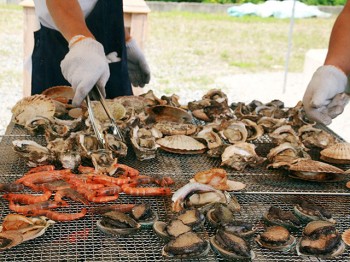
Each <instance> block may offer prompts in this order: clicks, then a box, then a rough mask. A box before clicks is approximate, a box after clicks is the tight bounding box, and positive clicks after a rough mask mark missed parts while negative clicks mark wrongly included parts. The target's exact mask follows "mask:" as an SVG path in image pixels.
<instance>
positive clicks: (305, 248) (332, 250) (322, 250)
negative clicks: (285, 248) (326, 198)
mask: <svg viewBox="0 0 350 262" xmlns="http://www.w3.org/2000/svg"><path fill="white" fill-rule="evenodd" d="M296 250H297V253H298V255H299V256H316V257H319V258H322V259H328V258H333V257H336V256H339V255H341V254H342V253H343V252H344V250H345V244H344V242H343V241H342V237H341V234H340V233H339V232H338V230H337V229H336V227H335V225H334V224H333V223H331V222H328V221H323V220H322V221H311V222H309V223H308V224H307V225H306V226H305V228H304V229H303V235H302V237H301V238H300V240H299V241H298V243H297V246H296Z"/></svg>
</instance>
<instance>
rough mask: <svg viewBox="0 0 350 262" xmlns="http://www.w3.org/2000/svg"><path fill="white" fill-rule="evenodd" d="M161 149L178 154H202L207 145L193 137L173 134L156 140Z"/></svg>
mask: <svg viewBox="0 0 350 262" xmlns="http://www.w3.org/2000/svg"><path fill="white" fill-rule="evenodd" d="M156 142H157V144H158V145H159V146H160V148H161V149H163V150H165V151H168V152H171V153H178V154H201V153H204V152H205V151H206V150H207V147H206V146H205V145H204V144H203V143H201V142H199V141H198V140H196V139H195V138H193V137H190V136H185V135H173V136H166V137H163V138H159V139H157V140H156Z"/></svg>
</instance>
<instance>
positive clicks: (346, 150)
mask: <svg viewBox="0 0 350 262" xmlns="http://www.w3.org/2000/svg"><path fill="white" fill-rule="evenodd" d="M320 154H321V156H320V158H321V159H322V160H324V161H326V162H329V163H334V164H350V143H337V144H334V145H332V146H330V147H327V148H325V149H323V150H322V151H321V152H320Z"/></svg>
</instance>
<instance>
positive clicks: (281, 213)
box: [263, 206, 301, 229]
mask: <svg viewBox="0 0 350 262" xmlns="http://www.w3.org/2000/svg"><path fill="white" fill-rule="evenodd" d="M263 219H264V220H265V222H266V223H267V224H269V225H277V226H283V227H286V228H288V229H297V228H300V227H301V221H300V220H299V218H298V217H296V216H295V215H294V214H293V212H291V211H285V210H282V209H281V208H279V207H275V206H271V207H270V208H269V210H268V212H266V213H265V214H264V215H263Z"/></svg>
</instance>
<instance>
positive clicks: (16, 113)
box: [11, 95, 55, 126]
mask: <svg viewBox="0 0 350 262" xmlns="http://www.w3.org/2000/svg"><path fill="white" fill-rule="evenodd" d="M11 112H12V114H13V118H12V121H13V122H15V123H16V124H18V125H22V126H25V124H26V123H27V121H28V120H30V119H33V118H35V117H38V116H41V117H46V118H49V119H51V118H52V117H53V116H54V114H55V103H54V101H53V100H52V99H51V98H48V97H46V96H44V95H33V96H29V97H25V98H23V99H21V100H20V101H18V102H17V103H16V104H15V106H14V107H13V108H12V109H11Z"/></svg>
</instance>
